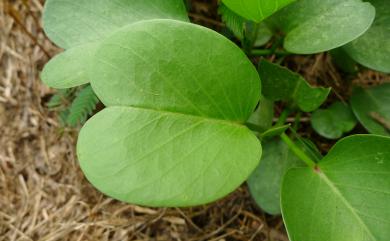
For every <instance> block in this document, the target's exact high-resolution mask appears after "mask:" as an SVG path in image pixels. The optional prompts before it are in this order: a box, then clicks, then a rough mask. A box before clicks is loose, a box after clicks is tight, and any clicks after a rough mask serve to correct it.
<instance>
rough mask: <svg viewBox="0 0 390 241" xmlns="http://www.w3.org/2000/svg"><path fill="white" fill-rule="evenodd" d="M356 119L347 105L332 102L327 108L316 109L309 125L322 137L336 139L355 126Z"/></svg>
mask: <svg viewBox="0 0 390 241" xmlns="http://www.w3.org/2000/svg"><path fill="white" fill-rule="evenodd" d="M356 123H357V120H356V117H355V116H354V114H353V112H352V110H351V109H350V108H349V106H348V105H346V104H343V103H341V102H334V103H333V104H332V105H331V106H330V107H329V108H328V109H319V110H316V111H315V112H314V113H313V115H312V116H311V126H312V127H313V129H314V130H315V131H316V132H317V133H318V134H320V135H321V136H323V137H326V138H329V139H338V138H340V137H341V136H342V135H343V134H344V133H347V132H350V131H351V130H352V129H353V128H354V127H355V126H356Z"/></svg>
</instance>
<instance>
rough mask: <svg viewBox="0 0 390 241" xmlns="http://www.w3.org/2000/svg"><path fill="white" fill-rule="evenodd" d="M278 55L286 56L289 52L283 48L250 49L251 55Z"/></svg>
mask: <svg viewBox="0 0 390 241" xmlns="http://www.w3.org/2000/svg"><path fill="white" fill-rule="evenodd" d="M273 54H275V55H278V56H286V55H289V54H290V53H289V52H286V51H284V50H273V49H252V51H251V55H252V56H268V55H273Z"/></svg>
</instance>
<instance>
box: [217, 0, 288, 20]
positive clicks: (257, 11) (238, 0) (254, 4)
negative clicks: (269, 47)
mask: <svg viewBox="0 0 390 241" xmlns="http://www.w3.org/2000/svg"><path fill="white" fill-rule="evenodd" d="M294 1H295V0H222V2H223V3H224V4H225V5H226V6H228V7H229V8H230V9H231V10H233V11H234V12H236V13H237V14H239V15H241V16H242V17H244V18H246V19H249V20H252V21H255V22H261V21H262V20H263V19H265V18H267V17H269V16H271V15H272V14H273V13H275V12H276V11H278V10H279V9H282V8H283V7H285V6H286V5H288V4H290V3H292V2H294Z"/></svg>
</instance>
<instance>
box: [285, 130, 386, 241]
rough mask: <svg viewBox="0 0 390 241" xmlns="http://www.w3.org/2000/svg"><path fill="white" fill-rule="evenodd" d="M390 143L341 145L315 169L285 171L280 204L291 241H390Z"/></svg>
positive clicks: (364, 140) (365, 138)
mask: <svg viewBox="0 0 390 241" xmlns="http://www.w3.org/2000/svg"><path fill="white" fill-rule="evenodd" d="M389 146H390V138H388V137H381V136H375V135H356V136H351V137H347V138H345V139H342V140H340V141H339V142H337V143H336V145H335V146H334V147H333V148H332V149H331V150H330V152H329V153H328V155H326V156H325V157H324V158H323V159H322V160H321V161H320V162H319V164H318V167H317V168H316V170H313V169H311V168H309V167H302V168H293V169H290V170H289V171H288V172H287V173H286V175H285V177H284V178H283V184H282V193H281V204H282V214H283V219H284V222H285V224H286V227H287V231H288V234H289V238H290V240H291V241H314V240H315V241H329V240H332V241H345V240H353V241H385V240H387V239H388V238H389V237H390V229H389V224H390V218H389V217H390V181H389V180H390V155H389V154H390V149H389Z"/></svg>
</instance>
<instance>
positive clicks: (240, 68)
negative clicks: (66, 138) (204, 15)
mask: <svg viewBox="0 0 390 241" xmlns="http://www.w3.org/2000/svg"><path fill="white" fill-rule="evenodd" d="M162 43H164V44H162ZM178 49H180V51H178ZM92 70H93V71H92V72H93V73H94V74H93V75H91V76H92V79H91V84H92V87H93V88H94V90H95V92H96V93H97V95H98V96H99V98H100V99H101V100H102V101H103V103H104V104H105V105H107V106H109V107H108V108H106V109H105V110H103V111H101V112H100V113H98V114H97V115H95V116H94V117H92V118H91V119H90V120H89V121H88V122H87V123H86V125H85V126H84V127H83V128H82V130H81V132H80V136H79V140H78V145H77V150H78V157H79V160H80V164H81V167H82V169H83V171H84V173H85V175H86V176H87V178H88V180H90V181H91V183H92V184H93V185H94V186H96V187H97V188H98V189H99V190H101V191H102V192H104V193H105V194H107V195H109V196H112V197H114V198H117V199H119V200H122V201H126V202H130V203H136V204H142V205H148V206H192V205H198V204H203V203H207V202H211V201H213V200H215V199H218V198H220V197H222V196H224V195H226V194H228V193H229V192H231V191H233V190H234V189H235V188H236V187H237V186H238V185H240V184H241V183H242V182H244V181H245V180H246V179H247V177H248V176H249V174H250V173H251V172H252V171H253V169H254V168H255V167H256V166H257V164H258V162H259V159H260V156H261V145H260V142H259V141H258V139H257V138H256V136H255V135H254V134H253V133H252V132H251V131H250V130H249V129H248V128H247V127H245V126H244V125H242V124H240V123H243V122H244V121H246V120H247V119H248V118H249V116H250V115H251V113H252V112H253V110H254V109H255V106H256V104H257V103H258V101H259V99H260V79H259V76H258V74H257V72H256V69H255V68H254V66H253V65H252V63H251V62H250V61H249V60H248V59H247V57H246V56H245V54H244V53H243V52H242V51H241V50H240V49H239V48H238V47H237V46H236V45H235V44H233V43H232V42H230V41H229V40H227V39H226V38H224V37H223V36H221V35H219V34H217V33H216V32H214V31H212V30H209V29H206V28H204V27H201V26H198V25H194V24H189V23H184V22H180V21H174V20H152V21H144V22H139V23H136V24H133V25H131V26H128V27H126V28H123V29H122V30H120V31H118V32H117V33H116V34H114V35H113V36H111V37H109V38H108V39H106V40H105V41H104V42H103V44H102V45H101V46H100V47H99V49H98V50H97V52H96V58H95V61H94V63H93V64H92ZM107 80H110V81H107Z"/></svg>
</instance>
